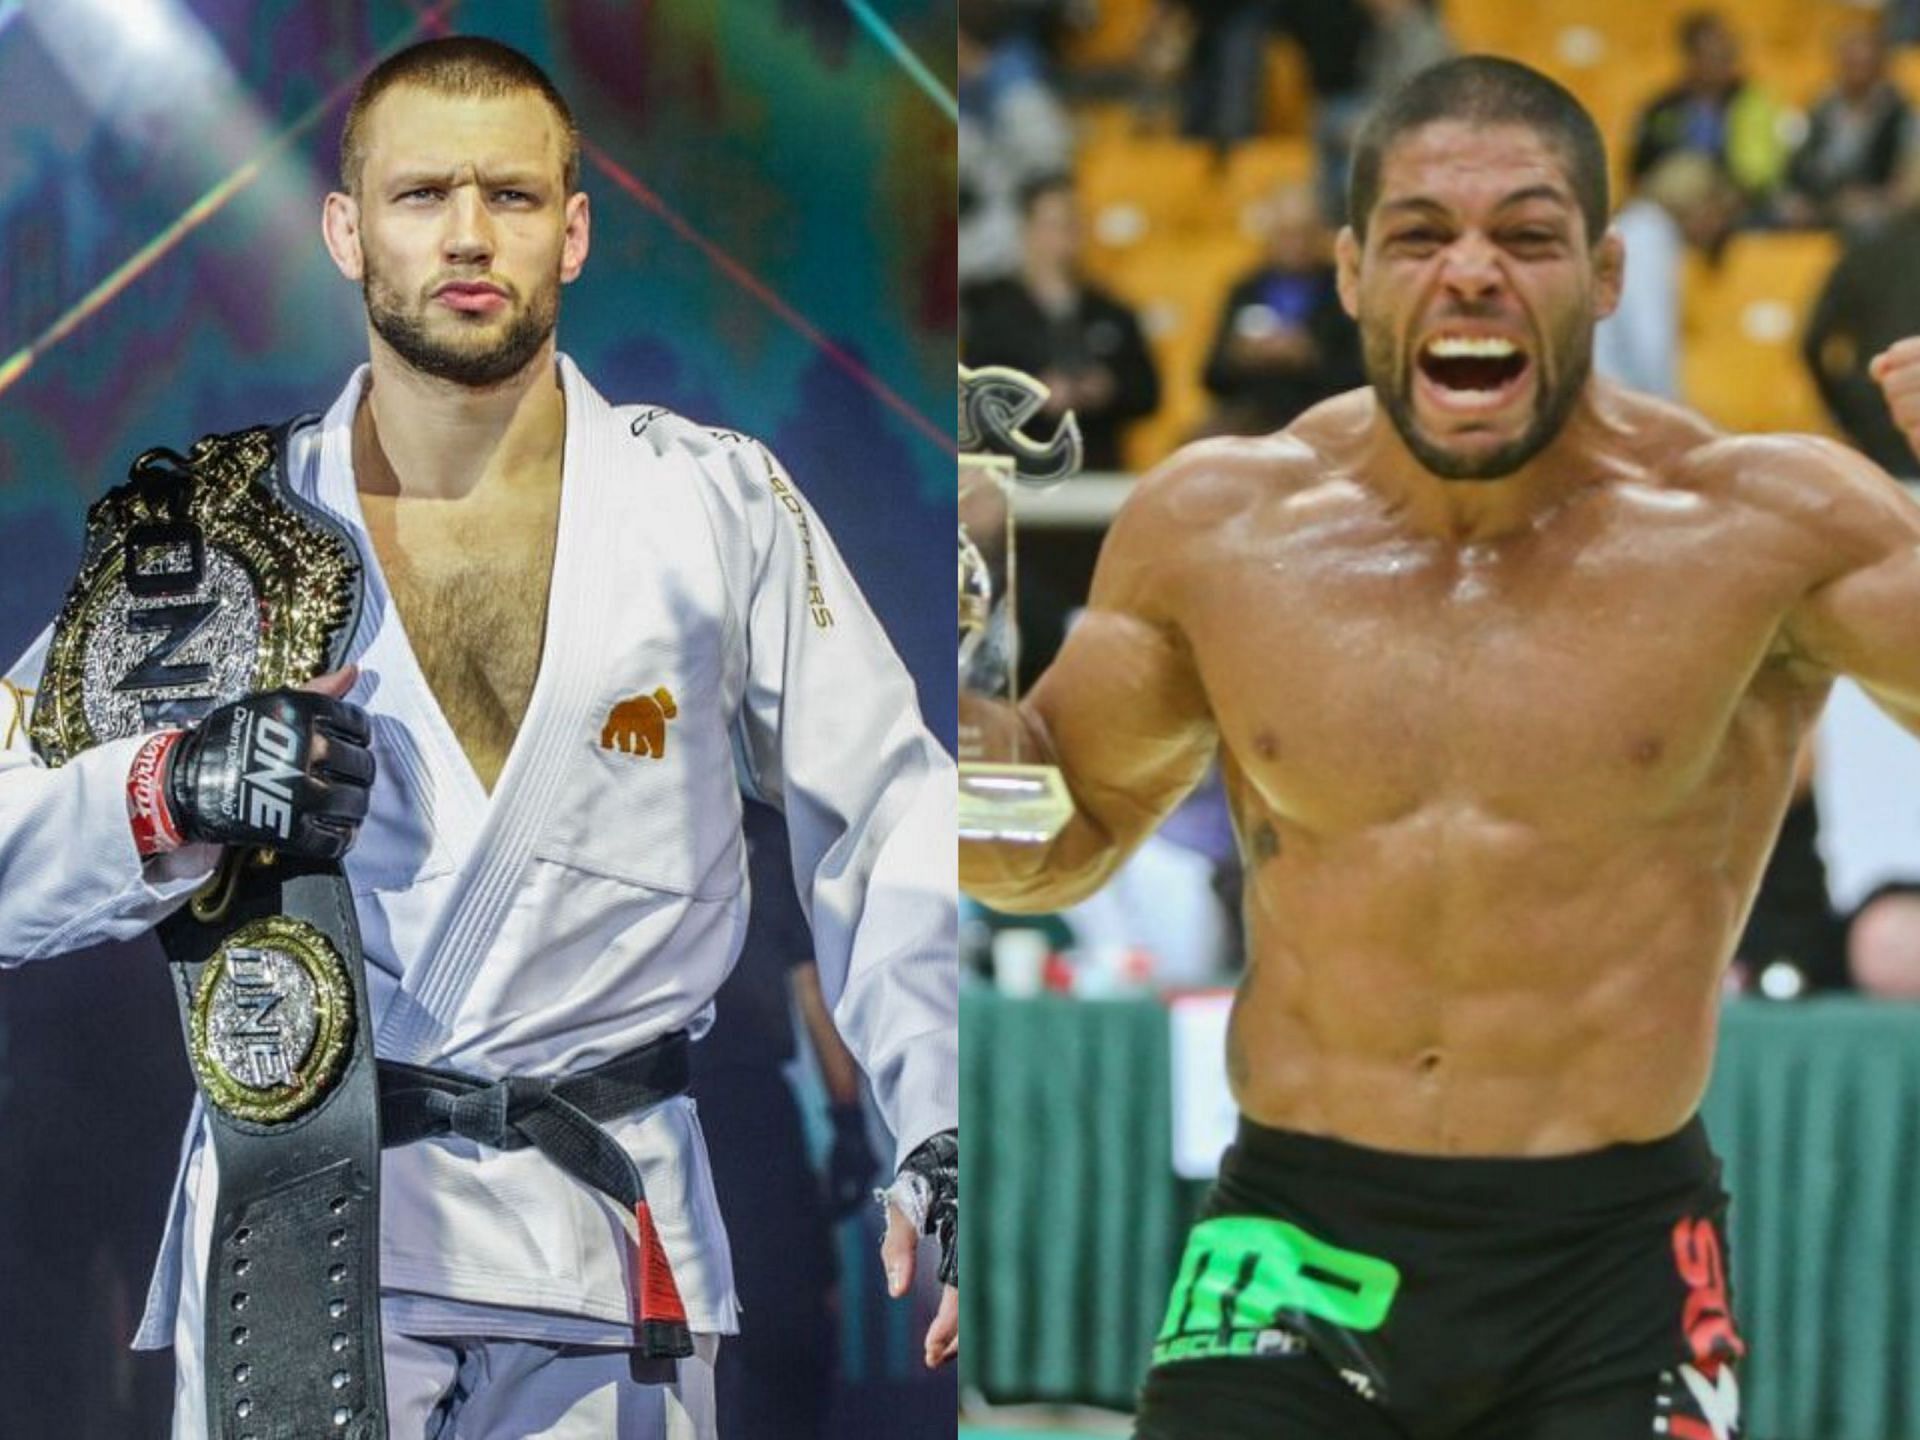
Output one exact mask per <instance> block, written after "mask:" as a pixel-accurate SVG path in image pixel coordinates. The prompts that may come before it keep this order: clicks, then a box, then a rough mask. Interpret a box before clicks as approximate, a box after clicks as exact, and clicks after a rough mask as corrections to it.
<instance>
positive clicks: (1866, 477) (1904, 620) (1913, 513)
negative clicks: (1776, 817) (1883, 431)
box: [1786, 447, 1920, 734]
mask: <svg viewBox="0 0 1920 1440" xmlns="http://www.w3.org/2000/svg"><path fill="white" fill-rule="evenodd" d="M1829 454H1830V457H1831V460H1832V463H1833V465H1834V468H1835V471H1836V474H1835V476H1834V480H1833V483H1832V485H1831V487H1830V492H1829V494H1828V496H1827V499H1828V502H1829V503H1828V505H1827V507H1826V512H1825V514H1824V515H1823V520H1824V522H1825V523H1826V524H1827V525H1828V526H1830V527H1831V528H1832V530H1833V532H1834V537H1835V538H1834V544H1835V546H1836V547H1837V548H1838V549H1840V550H1841V552H1842V555H1843V563H1841V564H1840V566H1839V567H1838V573H1836V574H1835V575H1834V576H1833V577H1832V578H1829V579H1826V580H1825V581H1823V582H1822V583H1821V584H1819V585H1818V586H1816V587H1814V588H1813V589H1812V590H1811V591H1809V593H1808V594H1807V595H1806V596H1805V597H1804V598H1803V599H1802V600H1801V602H1800V603H1799V604H1798V605H1797V606H1796V607H1795V608H1794V611H1793V613H1792V614H1791V615H1790V616H1789V617H1788V620H1787V626H1786V629H1787V634H1788V636H1789V637H1790V639H1791V640H1792V642H1793V644H1794V647H1795V649H1796V650H1797V651H1798V652H1799V653H1800V654H1801V655H1802V656H1804V657H1805V658H1807V659H1809V660H1811V661H1813V662H1814V663H1815V664H1817V665H1819V666H1820V667H1821V668H1822V669H1824V670H1826V671H1829V672H1831V673H1832V674H1834V675H1838V676H1845V677H1846V678H1848V679H1851V680H1853V681H1855V682H1857V683H1858V684H1859V685H1860V686H1861V688H1863V689H1864V690H1866V692H1867V693H1868V694H1869V695H1871V696H1872V697H1873V699H1874V701H1875V702H1876V703H1877V704H1878V705H1880V706H1881V708H1882V709H1884V710H1886V711H1887V712H1888V713H1889V714H1890V715H1892V716H1893V718H1894V719H1896V720H1898V721H1899V722H1900V723H1901V724H1902V725H1903V726H1905V727H1906V728H1907V729H1909V730H1912V731H1914V732H1915V733H1917V734H1920V505H1916V504H1915V503H1914V501H1913V499H1912V498H1911V497H1910V496H1908V495H1907V494H1906V493H1905V492H1904V491H1902V490H1901V488H1900V486H1899V485H1898V484H1896V483H1895V482H1894V481H1893V480H1892V479H1890V478H1889V477H1887V476H1886V475H1885V474H1884V473H1883V472H1882V471H1881V470H1880V469H1879V467H1877V466H1875V465H1873V464H1871V463H1870V462H1868V461H1866V460H1864V459H1862V458H1861V457H1859V456H1857V455H1854V454H1852V453H1851V452H1843V451H1840V450H1839V448H1838V447H1833V449H1832V450H1831V451H1830V452H1829Z"/></svg>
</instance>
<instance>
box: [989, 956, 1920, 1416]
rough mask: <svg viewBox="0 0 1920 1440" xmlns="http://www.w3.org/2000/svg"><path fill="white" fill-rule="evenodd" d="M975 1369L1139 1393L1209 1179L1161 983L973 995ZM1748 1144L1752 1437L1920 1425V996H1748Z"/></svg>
mask: <svg viewBox="0 0 1920 1440" xmlns="http://www.w3.org/2000/svg"><path fill="white" fill-rule="evenodd" d="M961 1018H962V1034H963V1036H964V1046H963V1050H962V1056H961V1087H962V1100H961V1104H962V1115H963V1116H964V1120H965V1125H966V1131H967V1136H968V1146H967V1159H966V1181H965V1196H966V1203H965V1204H964V1205H963V1206H962V1212H963V1225H964V1231H965V1233H964V1237H963V1243H962V1253H963V1256H964V1269H965V1274H966V1277H967V1278H966V1283H965V1285H964V1286H963V1305H964V1325H965V1345H964V1346H963V1351H962V1377H963V1381H964V1383H966V1384H968V1385H972V1386H977V1387H978V1388H979V1389H980V1390H982V1391H983V1392H984V1393H985V1394H986V1395H987V1396H988V1397H989V1398H990V1399H993V1400H996V1401H1004V1402H1017V1401H1027V1400H1059V1401H1077V1402H1084V1403H1091V1404H1100V1405H1113V1406H1120V1407H1127V1406H1130V1405H1131V1403H1132V1397H1133V1393H1134V1390H1135V1387H1136V1386H1137V1385H1138V1383H1139V1379H1140V1375H1141V1373H1142V1372H1143V1370H1144V1368H1145V1364H1146V1355H1147V1348H1148V1344H1149V1342H1150V1340H1151V1338H1152V1335H1153V1332H1154V1331H1155V1329H1157V1328H1158V1325H1159V1322H1160V1318H1161V1312H1162V1309H1163V1307H1164V1306H1165V1303H1166V1293H1167V1287H1168V1286H1169V1285H1170V1284H1171V1283H1172V1279H1173V1271H1174V1266H1175V1264H1176V1262H1177V1260H1178V1258H1179V1251H1180V1246H1181V1242H1182V1240H1183V1238H1184V1235H1183V1231H1184V1229H1185V1227H1186V1225H1187V1224H1188V1223H1189V1221H1190V1219H1191V1216H1192V1214H1193V1211H1194V1207H1195V1206H1196V1205H1197V1204H1198V1203H1199V1200H1200V1197H1201V1194H1202V1193H1203V1189H1204V1187H1203V1186H1200V1185H1197V1184H1193V1183H1189V1182H1184V1181H1181V1180H1178V1179H1177V1178H1176V1177H1175V1176H1174V1175H1173V1173H1172V1168H1171V1159H1170V1146H1171V1130H1170V1127H1171V1123H1172V1121H1171V1116H1170V1114H1169V1104H1170V1101H1169V1094H1168V1077H1167V1064H1168V1057H1167V1020H1166V1011H1165V1009H1164V1008H1163V1007H1162V1006H1161V1005H1159V1004H1158V1003H1157V1002H1154V1001H1105V1002H1101V1001H1095V1002H1088V1001H1072V1000H1065V999H1061V998H1058V997H1051V996H1049V997H1042V998H1040V999H1036V1000H1026V1001H1010V1000H1005V999H1003V998H1001V997H999V996H997V995H994V994H992V993H988V992H975V993H970V994H969V995H967V996H966V998H965V1000H964V1003H963V1008H962V1012H961ZM1704 1108H1705V1115H1706V1120H1707V1126H1708V1130H1709V1133H1710V1134H1711V1136H1712V1137H1713V1141H1714V1145H1715V1147H1716V1148H1717V1149H1718V1150H1719V1152H1720V1154H1721V1156H1722V1157H1723V1158H1724V1160H1725V1162H1726V1183H1727V1188H1728V1189H1729V1190H1730V1191H1731V1192H1732V1194H1733V1196H1734V1206H1733V1214H1732V1220H1731V1229H1732V1243H1733V1256H1734V1263H1733V1270H1734V1286H1735V1290H1734V1297H1735V1308H1736V1311H1737V1314H1738V1317H1739V1321H1740V1327H1741V1330H1742V1331H1743V1333H1744V1334H1745V1335H1746V1338H1747V1341H1748V1344H1749V1347H1750V1355H1749V1358H1748V1362H1747V1364H1746V1365H1745V1367H1744V1373H1743V1376H1742V1389H1743V1391H1744V1394H1745V1400H1746V1419H1747V1427H1748V1434H1749V1435H1750V1436H1751V1437H1753V1440H1814V1437H1818V1440H1910V1437H1920V1179H1917V1178H1916V1174H1915V1170H1916V1161H1917V1159H1920V1009H1916V1008H1907V1007H1902V1006H1895V1005H1876V1004H1870V1003H1866V1002H1861V1001H1854V1000H1820V1001H1813V1002H1809V1003H1805V1004H1799V1005H1781V1006H1776V1005H1769V1004H1766V1003H1764V1002H1739V1003H1736V1004H1734V1005H1732V1006H1730V1007H1729V1009H1728V1011H1727V1013H1726V1016H1725V1019H1724V1021H1723V1024H1722V1033H1721V1045H1720V1056H1719V1060H1718V1062H1717V1065H1716V1067H1715V1074H1714V1082H1713V1086H1712V1089H1711V1090H1710V1091H1709V1093H1708V1097H1707V1102H1706V1105H1705V1107H1704Z"/></svg>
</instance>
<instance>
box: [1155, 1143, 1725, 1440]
mask: <svg viewBox="0 0 1920 1440" xmlns="http://www.w3.org/2000/svg"><path fill="white" fill-rule="evenodd" d="M1726 1210H1727V1197H1726V1194H1725V1193H1724V1192H1723V1191H1722V1190H1721V1188H1720V1166H1719V1162H1718V1161H1717V1160H1716V1159H1715V1158H1714V1156H1713V1152H1712V1150H1711V1149H1710V1148H1709V1147H1708V1145H1707V1138H1706V1132H1705V1130H1704V1129H1703V1127H1702V1126H1701V1124H1700V1122H1699V1121H1698V1120H1697V1119H1696V1120H1694V1121H1692V1122H1691V1123H1689V1124H1688V1125H1687V1126H1686V1128H1684V1129H1682V1130H1680V1131H1679V1132H1677V1133H1676V1134H1674V1135H1671V1136H1669V1137H1668V1138H1666V1139H1664V1140H1657V1141H1654V1142H1652V1143H1650V1144H1644V1145H1615V1146H1611V1147H1609V1148H1607V1149H1605V1150H1598V1151H1594V1152H1592V1153H1590V1154H1585V1155H1570V1156H1565V1157H1553V1158H1548V1159H1540V1160H1506V1159H1499V1160H1478V1159H1471V1160H1469V1159H1451V1158H1430V1157H1426V1156H1417V1155H1397V1154H1390V1153H1387V1152H1385V1151H1379V1150H1366V1149H1361V1148H1360V1147H1358V1146H1354V1145H1347V1144H1343V1143H1341V1142H1339V1141H1336V1140H1326V1139H1320V1138H1317V1137H1313V1136H1307V1135H1296V1134H1292V1133H1290V1132H1287V1131H1282V1130H1271V1129H1268V1128H1266V1127H1264V1126H1260V1125H1255V1124H1253V1123H1252V1122H1251V1121H1247V1120H1244V1119H1243V1120H1242V1121H1241V1122H1240V1131H1239V1135H1238V1137H1237V1138H1236V1140H1235V1142H1234V1144H1233V1146H1232V1148H1231V1149H1229V1150H1228V1151H1227V1153H1226V1157H1225V1158H1224V1159H1223V1160H1222V1162H1221V1167H1220V1178H1219V1181H1218V1183H1217V1184H1216V1186H1215V1188H1214V1191H1213V1194H1212V1195H1211V1197H1210V1198H1209V1200H1208V1203H1207V1207H1206V1211H1205V1215H1204V1218H1203V1219H1202V1220H1201V1221H1200V1222H1199V1223H1198V1224H1197V1225H1196V1226H1195V1227H1194V1230H1193V1233H1192V1235H1191V1236H1190V1237H1189V1239H1188V1243H1187V1249H1186V1254H1185V1256H1184V1258H1183V1259H1182V1261H1181V1264H1180V1271H1179V1275H1178V1278H1177V1279H1176V1280H1175V1282H1174V1288H1173V1297H1172V1300H1171V1302H1170V1303H1169V1304H1168V1307H1167V1315H1166V1320H1165V1322H1164V1323H1163V1324H1162V1325H1161V1328H1160V1332H1159V1335H1158V1337H1157V1339H1156V1341H1155V1343H1154V1350H1153V1368H1152V1370H1151V1371H1150V1372H1149V1373H1148V1375H1147V1381H1146V1385H1145V1387H1144V1389H1143V1391H1142V1394H1141V1404H1140V1412H1139V1419H1138V1422H1137V1429H1136V1431H1135V1435H1136V1437H1137V1440H1736V1437H1738V1436H1739V1434H1740V1391H1739V1384H1738V1381H1737V1380H1736V1378H1735V1374H1734V1370H1735V1362H1736V1361H1738V1360H1739V1358H1740V1357H1741V1356H1742V1355H1743V1354H1744V1353H1745V1349H1746V1347H1745V1345H1744V1343H1743V1342H1742V1341H1741V1339H1740V1336H1739V1335H1738V1333H1737V1332H1736V1330H1735V1328H1734V1320H1733V1306H1732V1298H1731V1289H1730V1281H1729V1278H1728V1267H1727V1245H1726V1231H1725V1218H1726Z"/></svg>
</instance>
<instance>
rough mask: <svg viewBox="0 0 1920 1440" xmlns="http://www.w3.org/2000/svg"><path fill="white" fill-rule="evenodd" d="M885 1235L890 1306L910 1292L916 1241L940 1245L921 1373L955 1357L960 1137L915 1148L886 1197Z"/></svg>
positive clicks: (947, 1134) (944, 1135)
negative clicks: (929, 1239)
mask: <svg viewBox="0 0 1920 1440" xmlns="http://www.w3.org/2000/svg"><path fill="white" fill-rule="evenodd" d="M886 1201H887V1233H886V1237H885V1238H884V1239H883V1240H882V1241H881V1242H880V1260H881V1263H882V1265H883V1266H884V1267H885V1269H886V1272H887V1293H888V1294H889V1295H891V1296H893V1297H894V1298H895V1299H896V1300H897V1299H899V1298H900V1297H901V1296H902V1295H905V1294H906V1293H907V1292H908V1291H909V1290H911V1289H912V1288H913V1276H914V1270H915V1268H916V1265H917V1261H918V1252H919V1247H920V1237H921V1236H922V1235H932V1236H935V1237H937V1238H938V1240H939V1242H940V1279H941V1280H942V1281H943V1282H945V1287H944V1289H943V1290H942V1291H941V1294H940V1308H939V1310H938V1311H936V1312H935V1314H934V1317H933V1323H932V1324H931V1325H929V1326H928V1327H927V1337H926V1342H925V1345H926V1349H925V1359H926V1364H927V1368H928V1369H929V1370H931V1369H934V1368H935V1367H936V1366H940V1365H944V1364H945V1363H946V1362H947V1361H949V1360H951V1359H952V1358H953V1357H954V1356H956V1355H958V1354H959V1353H960V1290H959V1285H960V1134H959V1132H958V1131H956V1130H943V1131H941V1132H940V1133H939V1134H938V1135H935V1136H933V1137H932V1138H930V1139H928V1140H927V1141H926V1142H924V1143H923V1144H921V1145H919V1146H917V1147H916V1148H915V1149H914V1151H913V1153H912V1154H910V1155H909V1156H907V1158H906V1160H905V1161H904V1162H903V1163H902V1164H901V1166H900V1176H899V1178H898V1179H897V1180H895V1181H894V1182H893V1187H892V1188H891V1189H890V1190H888V1191H887V1192H886Z"/></svg>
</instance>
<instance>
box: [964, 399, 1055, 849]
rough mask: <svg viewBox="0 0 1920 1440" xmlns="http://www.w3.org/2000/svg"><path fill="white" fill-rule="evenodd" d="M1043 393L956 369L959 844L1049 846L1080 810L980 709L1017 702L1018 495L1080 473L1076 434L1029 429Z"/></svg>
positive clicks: (1020, 740)
mask: <svg viewBox="0 0 1920 1440" xmlns="http://www.w3.org/2000/svg"><path fill="white" fill-rule="evenodd" d="M1046 398H1047V388H1046V386H1044V385H1042V384H1041V383H1040V382H1039V381H1037V380H1035V379H1034V378H1033V377H1032V376H1030V375H1025V374H1023V373H1021V372H1020V371H1018V370H1008V369H1003V368H998V367H995V368H990V369H980V370H969V369H967V367H966V366H964V365H963V366H961V367H960V502H959V510H960V571H959V581H960V691H961V696H962V699H961V706H960V838H961V839H962V840H976V841H982V840H985V841H998V842H1001V843H1005V844H1016V845H1044V844H1046V843H1047V842H1048V841H1050V840H1052V839H1053V837H1054V836H1055V835H1057V834H1059V833H1060V830H1061V827H1062V826H1064V825H1065V824H1066V823H1067V820H1068V818H1069V817H1070V816H1071V815H1072V814H1073V801H1072V798H1071V797H1070V796H1069V795H1068V793H1067V787H1066V782H1065V781H1064V780H1063V779H1062V778H1061V776H1060V772H1059V771H1058V770H1057V769H1055V768H1054V767H1053V766H1051V765H1047V764H1043V763H1040V761H1039V757H1038V756H1035V755H1031V754H1027V753H1023V752H1024V749H1025V745H1026V741H1025V735H1026V730H1025V727H1024V726H1015V727H1012V734H1011V735H1010V736H1009V737H1007V738H1004V739H1002V738H998V733H999V731H1000V730H1001V728H1002V727H997V726H992V725H984V724H981V723H979V718H978V717H979V716H980V714H981V707H984V706H989V705H993V704H1005V705H1016V704H1018V703H1019V699H1020V693H1019V686H1020V682H1019V628H1018V625H1017V610H1016V597H1017V596H1018V593H1019V564H1018V561H1017V552H1016V550H1015V546H1014V508H1015V497H1016V494H1017V492H1018V491H1019V490H1020V489H1021V488H1044V487H1046V486H1050V485H1055V484H1058V483H1059V482H1061V481H1063V480H1065V479H1066V478H1067V477H1068V476H1069V475H1071V474H1073V473H1074V472H1075V471H1076V470H1078V469H1079V468H1080V458H1081V452H1080V428H1079V426H1078V424H1077V423H1076V422H1075V421H1074V418H1073V416H1072V415H1071V414H1068V415H1066V416H1063V417H1062V418H1061V420H1060V421H1059V423H1058V425H1057V426H1056V428H1055V429H1054V433H1053V434H1052V436H1051V437H1049V438H1046V439H1038V438H1035V437H1033V436H1030V435H1028V434H1026V433H1024V431H1023V429H1022V427H1023V426H1024V425H1025V424H1026V422H1028V421H1030V420H1031V419H1033V417H1035V416H1036V415H1038V414H1039V413H1040V410H1041V407H1042V406H1043V405H1044V404H1045V402H1046Z"/></svg>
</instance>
